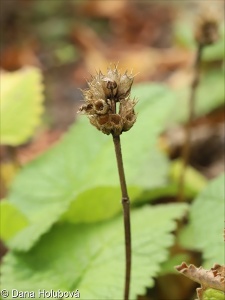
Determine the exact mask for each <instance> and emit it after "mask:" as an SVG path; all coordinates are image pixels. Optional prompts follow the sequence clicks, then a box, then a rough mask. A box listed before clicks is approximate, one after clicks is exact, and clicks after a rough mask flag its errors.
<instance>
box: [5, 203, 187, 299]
mask: <svg viewBox="0 0 225 300" xmlns="http://www.w3.org/2000/svg"><path fill="white" fill-rule="evenodd" d="M186 210H187V205H185V204H169V205H158V206H153V207H150V206H146V207H142V208H141V209H137V210H134V211H132V214H131V219H132V222H131V223H132V225H131V226H132V248H133V256H132V280H131V296H130V299H136V296H137V295H138V294H143V293H144V292H145V287H147V286H153V284H154V280H153V277H154V276H155V275H156V274H157V273H158V272H159V270H160V264H161V263H162V262H163V261H165V260H166V259H167V257H168V250H167V248H169V247H170V246H171V245H172V244H173V241H174V235H172V234H171V232H172V231H173V230H175V228H176V222H175V221H174V220H175V219H178V218H180V217H182V216H183V215H184V213H185V211H186ZM124 256H125V255H124V230H123V218H122V216H120V217H117V218H116V219H113V220H110V221H107V222H104V223H103V222H102V223H97V224H96V223H92V224H83V225H75V224H58V225H55V226H54V227H53V228H52V230H51V231H50V232H49V233H47V234H46V235H45V236H43V237H42V238H41V240H40V242H39V243H38V244H37V245H36V246H35V247H34V248H33V249H32V250H31V251H29V252H27V253H18V252H15V253H14V252H10V253H8V254H7V255H6V256H5V257H4V262H3V265H2V268H1V271H2V288H4V289H7V290H11V289H12V288H14V289H17V290H20V291H23V290H26V291H27V290H33V291H35V292H36V293H37V291H38V290H39V289H41V290H43V289H45V290H51V289H53V290H58V289H61V290H64V291H73V290H74V291H75V290H76V289H78V290H79V292H80V295H81V299H98V300H100V299H104V300H105V299H122V295H123V286H124V272H125V270H124V269H125V257H124ZM40 299H42V298H40Z"/></svg>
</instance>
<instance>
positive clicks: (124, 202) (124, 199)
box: [113, 136, 131, 300]
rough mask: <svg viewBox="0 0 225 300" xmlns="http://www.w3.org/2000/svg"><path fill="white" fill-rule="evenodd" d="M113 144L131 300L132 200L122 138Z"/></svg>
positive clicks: (127, 295) (126, 282)
mask: <svg viewBox="0 0 225 300" xmlns="http://www.w3.org/2000/svg"><path fill="white" fill-rule="evenodd" d="M113 142H114V146H115V152H116V160H117V167H118V172H119V178H120V187H121V193H122V205H123V216H124V233H125V247H126V250H125V252H126V276H125V288H124V300H128V299H129V291H130V277H131V229H130V200H129V196H128V193H127V185H126V179H125V174H124V168H123V158H122V151H121V144H120V136H113Z"/></svg>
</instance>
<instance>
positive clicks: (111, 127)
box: [78, 67, 136, 136]
mask: <svg viewBox="0 0 225 300" xmlns="http://www.w3.org/2000/svg"><path fill="white" fill-rule="evenodd" d="M133 79H134V76H133V75H132V74H128V72H125V73H124V74H121V73H120V72H119V70H118V69H117V67H115V68H114V69H111V68H109V69H108V71H107V74H106V75H104V74H102V72H101V71H100V72H99V73H97V75H96V76H95V77H94V76H92V78H91V81H90V82H88V85H89V88H88V89H86V90H83V95H84V101H85V104H84V105H82V106H81V107H80V109H79V111H78V112H83V113H84V114H86V115H87V116H88V118H89V120H90V122H91V124H92V125H94V126H95V127H96V128H97V129H98V130H100V131H102V132H103V133H105V134H112V135H114V136H118V135H120V134H121V133H122V132H123V131H128V130H129V129H130V128H131V127H132V126H133V125H134V123H135V121H136V114H135V112H134V106H135V104H136V101H135V100H131V99H130V91H131V86H132V83H133ZM117 111H118V112H117Z"/></svg>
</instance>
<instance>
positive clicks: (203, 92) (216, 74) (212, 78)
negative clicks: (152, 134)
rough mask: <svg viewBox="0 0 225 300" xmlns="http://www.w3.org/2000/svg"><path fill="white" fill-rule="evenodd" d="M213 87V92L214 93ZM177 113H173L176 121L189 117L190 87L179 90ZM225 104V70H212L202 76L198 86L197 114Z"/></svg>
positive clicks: (203, 113) (201, 114)
mask: <svg viewBox="0 0 225 300" xmlns="http://www.w3.org/2000/svg"><path fill="white" fill-rule="evenodd" d="M212 87H213V93H212ZM176 93H177V104H176V106H177V113H176V114H173V115H172V114H171V119H172V120H174V121H175V122H186V121H187V119H188V111H189V109H188V99H189V94H190V88H189V87H185V88H183V89H180V90H177V91H176ZM222 105H224V71H223V70H222V69H221V70H218V71H211V72H210V73H208V74H203V75H202V76H201V80H200V85H199V86H198V88H197V94H196V103H195V115H196V117H200V116H203V115H205V114H207V113H209V112H211V111H213V110H214V109H216V108H218V107H220V106H222Z"/></svg>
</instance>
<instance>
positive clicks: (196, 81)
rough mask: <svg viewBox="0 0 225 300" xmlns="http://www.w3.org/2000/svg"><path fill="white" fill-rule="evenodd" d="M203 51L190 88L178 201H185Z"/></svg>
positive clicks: (196, 60) (199, 52) (200, 53)
mask: <svg viewBox="0 0 225 300" xmlns="http://www.w3.org/2000/svg"><path fill="white" fill-rule="evenodd" d="M202 50H203V45H201V44H199V45H198V49H197V53H196V58H195V62H194V66H193V68H194V76H193V80H192V83H191V87H190V97H189V102H188V104H189V105H188V108H189V116H188V122H187V126H186V138H185V143H184V147H183V150H182V155H181V157H182V159H183V163H182V167H181V173H180V180H179V183H178V201H184V183H185V174H186V169H187V165H188V161H189V157H190V144H191V126H192V123H193V120H194V118H195V102H196V90H197V87H198V85H199V78H200V64H201V58H202Z"/></svg>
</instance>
